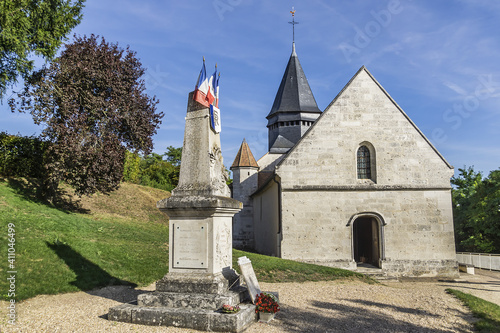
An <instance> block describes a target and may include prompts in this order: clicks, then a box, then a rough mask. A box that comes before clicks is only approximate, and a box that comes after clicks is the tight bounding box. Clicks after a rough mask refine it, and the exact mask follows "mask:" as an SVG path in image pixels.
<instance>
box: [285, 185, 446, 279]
mask: <svg viewBox="0 0 500 333" xmlns="http://www.w3.org/2000/svg"><path fill="white" fill-rule="evenodd" d="M282 204H283V216H282V219H283V241H282V244H281V255H282V258H286V259H293V260H300V261H305V262H315V263H320V264H325V265H327V266H334V267H342V268H354V267H355V266H354V262H353V259H354V258H353V222H354V220H355V218H356V217H363V216H370V217H372V216H376V217H377V218H378V219H379V221H380V223H379V228H380V244H379V247H380V254H381V259H382V263H381V265H382V268H384V269H386V270H390V271H394V272H396V273H398V274H399V273H401V272H402V271H401V270H402V268H404V269H405V270H408V267H407V266H408V263H409V262H415V263H417V262H420V263H419V264H418V265H419V267H420V268H418V269H417V268H412V270H414V271H415V272H417V271H418V272H419V274H431V271H432V270H439V269H441V270H446V269H447V268H445V267H438V266H439V263H440V262H444V263H445V264H446V265H448V262H447V261H450V262H456V255H455V245H454V233H453V220H452V211H451V202H450V191H449V190H439V191H432V190H419V191H285V192H283V203H282ZM422 262H428V263H429V264H428V267H427V268H425V267H426V265H427V264H422ZM426 269H427V271H426ZM401 274H403V273H401Z"/></svg>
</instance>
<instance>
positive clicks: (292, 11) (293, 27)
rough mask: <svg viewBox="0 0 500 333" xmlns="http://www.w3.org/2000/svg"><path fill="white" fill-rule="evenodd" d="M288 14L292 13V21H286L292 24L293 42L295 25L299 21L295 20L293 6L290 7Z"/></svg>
mask: <svg viewBox="0 0 500 333" xmlns="http://www.w3.org/2000/svg"><path fill="white" fill-rule="evenodd" d="M290 14H292V22H288V23H290V24H291V25H292V31H293V42H294V43H295V25H296V24H299V22H295V8H294V7H292V10H291V11H290Z"/></svg>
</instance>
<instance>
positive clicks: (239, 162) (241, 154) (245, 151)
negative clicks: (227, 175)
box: [231, 139, 259, 169]
mask: <svg viewBox="0 0 500 333" xmlns="http://www.w3.org/2000/svg"><path fill="white" fill-rule="evenodd" d="M238 167H254V168H258V167H259V165H258V164H257V162H256V161H255V158H254V157H253V154H252V151H251V150H250V147H249V146H248V143H247V141H246V140H245V139H243V142H242V143H241V146H240V150H238V154H236V157H235V159H234V162H233V164H232V165H231V169H232V168H238Z"/></svg>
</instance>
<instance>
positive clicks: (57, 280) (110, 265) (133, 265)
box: [0, 178, 372, 301]
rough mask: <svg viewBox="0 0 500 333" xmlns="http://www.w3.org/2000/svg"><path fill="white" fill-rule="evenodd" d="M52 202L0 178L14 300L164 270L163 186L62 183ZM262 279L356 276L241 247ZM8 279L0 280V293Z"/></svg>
mask: <svg viewBox="0 0 500 333" xmlns="http://www.w3.org/2000/svg"><path fill="white" fill-rule="evenodd" d="M64 193H65V194H64V195H61V197H60V200H58V202H57V203H56V204H55V205H52V204H49V203H47V202H44V201H41V200H39V199H38V198H37V196H36V182H34V181H28V180H23V179H1V178H0V227H1V228H0V230H1V231H0V253H4V258H3V259H2V258H0V273H1V275H2V276H5V275H6V274H7V273H6V272H7V271H9V270H12V269H10V268H9V267H8V264H9V263H8V261H7V259H8V258H7V251H8V225H9V224H10V223H12V224H13V225H14V226H15V227H14V229H15V251H16V257H15V263H14V265H15V270H16V271H17V274H16V297H15V299H16V300H18V301H19V300H23V299H27V298H30V297H34V296H36V295H40V294H57V293H64V292H73V291H79V290H90V289H94V288H97V287H102V286H106V285H111V284H131V285H147V284H150V283H152V282H154V281H156V280H158V279H160V278H161V277H162V276H163V275H165V274H166V273H167V271H168V222H167V218H166V216H165V215H163V214H162V213H161V212H160V211H159V210H158V209H156V201H158V200H160V199H163V198H165V197H167V196H169V193H168V192H165V191H162V190H158V189H153V188H149V187H143V186H137V185H133V184H128V183H124V184H122V186H121V187H120V189H119V190H117V191H115V192H113V193H111V194H110V195H102V194H96V195H93V196H92V197H83V198H82V199H81V200H79V201H78V200H77V198H75V197H74V196H72V194H71V193H72V191H71V189H69V188H66V189H65V191H64ZM241 256H247V257H249V258H250V260H252V263H253V267H254V270H255V272H256V275H257V277H258V278H259V280H260V281H265V282H287V281H294V282H301V281H318V280H334V279H341V278H348V279H361V280H363V281H366V282H372V280H371V279H368V278H365V277H364V275H361V274H357V273H354V272H350V271H345V270H341V269H335V268H329V267H324V266H317V265H311V264H304V263H298V262H294V261H290V260H282V259H278V258H274V257H268V256H263V255H258V254H254V253H248V252H243V251H238V250H234V251H233V259H234V263H233V267H234V268H235V269H236V270H237V269H238V266H237V264H236V260H237V258H238V257H241ZM8 289H9V288H8V281H7V280H6V279H0V290H1V297H2V298H3V299H6V300H7V299H10V297H8V295H7V291H8Z"/></svg>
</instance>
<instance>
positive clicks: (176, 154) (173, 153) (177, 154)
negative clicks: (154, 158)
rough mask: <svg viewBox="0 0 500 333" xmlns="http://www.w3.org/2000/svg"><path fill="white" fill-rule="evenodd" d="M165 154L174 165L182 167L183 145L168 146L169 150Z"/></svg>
mask: <svg viewBox="0 0 500 333" xmlns="http://www.w3.org/2000/svg"><path fill="white" fill-rule="evenodd" d="M164 156H166V157H167V161H168V162H170V163H172V165H173V166H176V167H180V166H181V157H182V147H180V148H175V147H174V146H168V147H167V152H166V153H165V154H164ZM176 185H177V184H176Z"/></svg>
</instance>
